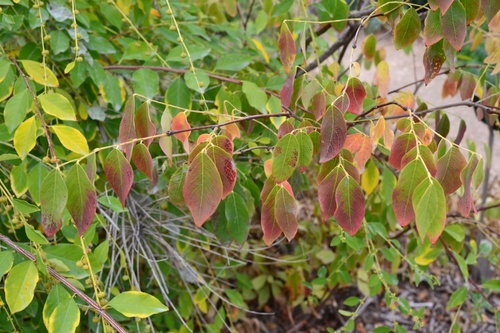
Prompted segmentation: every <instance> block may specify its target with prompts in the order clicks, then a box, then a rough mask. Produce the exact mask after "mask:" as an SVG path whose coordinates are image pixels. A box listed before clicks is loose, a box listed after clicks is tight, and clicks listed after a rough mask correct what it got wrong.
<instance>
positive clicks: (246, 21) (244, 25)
mask: <svg viewBox="0 0 500 333" xmlns="http://www.w3.org/2000/svg"><path fill="white" fill-rule="evenodd" d="M254 3H255V0H252V3H251V4H250V8H249V9H248V14H247V17H246V19H245V22H244V23H243V30H245V31H246V30H247V25H248V21H249V20H250V14H252V9H253V5H254Z"/></svg>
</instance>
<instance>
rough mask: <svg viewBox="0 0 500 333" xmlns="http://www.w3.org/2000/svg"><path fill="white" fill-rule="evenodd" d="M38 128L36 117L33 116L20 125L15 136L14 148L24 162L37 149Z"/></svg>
mask: <svg viewBox="0 0 500 333" xmlns="http://www.w3.org/2000/svg"><path fill="white" fill-rule="evenodd" d="M37 128H38V126H37V124H36V121H35V116H33V117H30V118H28V119H26V120H25V121H24V122H23V123H22V124H21V125H19V127H18V128H17V130H16V133H15V134H14V148H15V149H16V152H17V154H18V155H19V157H20V158H21V159H22V160H24V158H25V157H26V156H27V155H28V153H29V152H30V151H31V150H32V149H33V148H35V144H36V130H37Z"/></svg>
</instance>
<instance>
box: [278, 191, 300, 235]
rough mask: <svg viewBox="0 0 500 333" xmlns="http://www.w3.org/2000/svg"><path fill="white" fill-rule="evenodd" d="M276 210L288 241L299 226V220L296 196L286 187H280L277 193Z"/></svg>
mask: <svg viewBox="0 0 500 333" xmlns="http://www.w3.org/2000/svg"><path fill="white" fill-rule="evenodd" d="M274 212H275V216H276V223H277V224H278V226H279V227H280V229H281V230H282V231H283V233H284V234H285V237H286V238H287V239H288V241H291V240H292V239H293V238H294V237H295V235H296V234H297V230H298V228H299V223H298V222H297V214H298V207H297V202H296V201H295V198H294V197H293V196H292V195H291V194H290V193H289V192H288V190H286V189H285V188H284V187H280V188H279V190H278V192H277V193H276V199H275V203H274Z"/></svg>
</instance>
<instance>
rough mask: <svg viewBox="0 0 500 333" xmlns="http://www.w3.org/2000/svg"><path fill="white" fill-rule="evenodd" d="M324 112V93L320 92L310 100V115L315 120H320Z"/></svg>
mask: <svg viewBox="0 0 500 333" xmlns="http://www.w3.org/2000/svg"><path fill="white" fill-rule="evenodd" d="M325 111H326V98H325V93H324V92H322V91H320V92H318V93H316V95H314V96H313V98H312V114H313V115H314V118H316V120H320V119H321V118H322V117H323V115H324V114H325Z"/></svg>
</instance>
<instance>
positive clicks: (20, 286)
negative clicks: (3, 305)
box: [4, 260, 39, 314]
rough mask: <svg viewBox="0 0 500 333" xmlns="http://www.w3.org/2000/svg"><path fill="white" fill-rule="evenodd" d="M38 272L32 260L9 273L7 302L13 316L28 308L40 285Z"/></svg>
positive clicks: (17, 266)
mask: <svg viewBox="0 0 500 333" xmlns="http://www.w3.org/2000/svg"><path fill="white" fill-rule="evenodd" d="M38 279H39V276H38V270H37V269H36V266H35V264H34V263H33V261H31V260H26V261H23V262H21V263H19V264H17V265H15V266H14V267H12V269H11V270H10V272H9V276H7V278H6V279H5V288H4V291H5V301H6V302H7V305H8V306H9V310H10V313H11V314H14V313H16V312H19V311H22V310H24V309H26V307H28V305H29V304H30V303H31V301H32V300H33V296H34V295H35V287H36V284H37V283H38Z"/></svg>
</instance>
